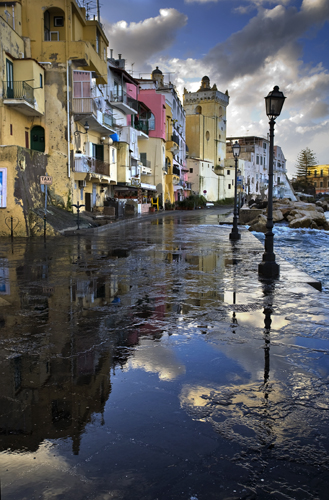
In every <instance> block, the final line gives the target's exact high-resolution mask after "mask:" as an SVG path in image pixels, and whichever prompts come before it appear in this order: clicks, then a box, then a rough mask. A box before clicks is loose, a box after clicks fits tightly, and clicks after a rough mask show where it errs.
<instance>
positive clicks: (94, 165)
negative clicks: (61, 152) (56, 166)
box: [74, 155, 110, 177]
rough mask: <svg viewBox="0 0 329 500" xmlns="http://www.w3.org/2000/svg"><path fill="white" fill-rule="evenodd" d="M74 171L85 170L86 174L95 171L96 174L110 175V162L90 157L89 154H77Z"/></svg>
mask: <svg viewBox="0 0 329 500" xmlns="http://www.w3.org/2000/svg"><path fill="white" fill-rule="evenodd" d="M74 171H75V172H85V173H86V174H87V173H90V172H95V173H96V174H100V175H107V176H108V177H109V176H110V164H109V163H107V162H105V161H101V160H96V159H95V158H89V157H88V156H84V155H81V156H76V157H75V159H74Z"/></svg>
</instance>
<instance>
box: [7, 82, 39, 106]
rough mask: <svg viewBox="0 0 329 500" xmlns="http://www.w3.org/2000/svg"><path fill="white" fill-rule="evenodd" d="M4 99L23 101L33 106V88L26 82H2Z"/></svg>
mask: <svg viewBox="0 0 329 500" xmlns="http://www.w3.org/2000/svg"><path fill="white" fill-rule="evenodd" d="M2 90H3V93H2V95H3V98H4V99H23V100H24V101H27V102H28V103H29V104H31V105H32V106H34V91H33V87H31V85H29V84H28V83H26V82H8V81H5V82H3V86H2Z"/></svg>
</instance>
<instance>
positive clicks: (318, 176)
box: [307, 164, 329, 194]
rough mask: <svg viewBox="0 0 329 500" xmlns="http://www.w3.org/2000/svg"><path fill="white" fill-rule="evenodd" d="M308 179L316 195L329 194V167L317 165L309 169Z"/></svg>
mask: <svg viewBox="0 0 329 500" xmlns="http://www.w3.org/2000/svg"><path fill="white" fill-rule="evenodd" d="M307 179H308V180H309V181H311V182H312V183H313V185H314V188H315V193H316V194H327V193H329V165H328V164H326V165H316V166H314V167H309V168H308V172H307Z"/></svg>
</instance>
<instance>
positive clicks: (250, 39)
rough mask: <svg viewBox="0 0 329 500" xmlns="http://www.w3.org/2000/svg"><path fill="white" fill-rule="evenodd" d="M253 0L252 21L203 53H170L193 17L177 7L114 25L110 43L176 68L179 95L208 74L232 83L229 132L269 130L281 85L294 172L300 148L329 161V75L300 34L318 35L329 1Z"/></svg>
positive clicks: (142, 62)
mask: <svg viewBox="0 0 329 500" xmlns="http://www.w3.org/2000/svg"><path fill="white" fill-rule="evenodd" d="M204 3H205V2H204ZM249 3H250V2H249ZM252 3H253V5H257V6H259V10H258V12H257V14H256V15H255V16H254V17H253V18H252V19H251V20H250V21H249V23H248V24H247V25H246V26H245V27H244V28H243V29H242V30H241V31H239V32H236V33H234V34H232V35H231V36H230V37H229V38H228V39H227V40H226V41H224V42H223V43H220V44H218V45H216V46H215V47H213V48H212V49H211V50H210V51H209V53H208V54H207V55H206V56H205V57H203V58H200V59H195V58H194V59H192V58H189V59H178V58H170V57H168V55H166V54H165V50H166V49H168V48H169V47H170V46H171V44H172V42H173V39H174V38H175V36H176V35H177V33H178V32H179V30H181V29H182V28H183V27H184V26H185V25H186V23H187V17H186V16H185V15H184V14H181V13H179V12H178V11H177V10H176V9H165V10H162V11H160V15H159V16H157V17H154V18H149V19H146V20H145V21H143V22H140V23H131V24H130V25H128V24H127V23H124V22H123V23H117V24H115V25H110V27H109V32H108V34H109V39H110V46H111V45H112V46H113V47H114V48H115V49H117V50H118V52H120V53H123V54H124V57H125V54H126V57H128V58H129V60H130V61H131V62H135V63H136V64H135V69H139V68H146V67H147V68H148V69H149V71H151V69H153V68H154V67H155V66H159V68H160V69H161V71H162V72H163V73H164V74H170V79H171V81H172V82H173V83H174V84H175V85H176V86H177V87H178V91H179V93H180V94H181V95H182V94H183V89H184V87H186V88H187V90H189V91H195V90H197V89H198V88H199V86H200V81H201V78H202V77H203V76H204V75H207V76H209V77H210V80H211V84H214V83H216V84H217V87H218V89H219V90H221V91H222V92H225V91H226V90H227V89H228V90H229V94H230V105H229V107H228V122H227V125H228V135H239V134H250V135H251V134H254V135H263V136H266V135H267V132H268V119H267V117H266V114H265V104H264V97H265V96H266V95H267V94H268V92H269V91H270V90H272V88H273V86H274V85H279V87H280V89H281V90H282V91H283V92H284V93H285V95H286V96H287V99H286V102H285V105H284V108H283V112H282V116H281V117H280V118H279V119H278V120H277V124H276V130H275V141H276V143H277V144H279V145H280V146H281V147H282V149H283V151H284V153H285V155H286V157H287V159H288V170H290V173H294V169H295V160H296V157H297V154H298V152H299V151H300V150H301V149H303V148H305V147H306V146H309V147H310V148H311V149H313V150H314V151H315V152H316V154H317V157H318V160H319V162H321V163H328V162H329V160H328V148H327V139H328V119H329V115H328V110H329V100H328V96H329V73H328V71H327V70H326V68H325V67H323V65H322V64H317V65H313V66H312V65H306V64H304V63H303V60H302V56H303V52H302V46H301V44H300V42H299V40H300V39H301V38H303V37H306V36H310V31H311V30H312V34H313V35H314V34H315V33H316V30H317V29H319V28H320V27H321V26H322V25H323V23H324V22H325V21H328V20H329V2H328V0H303V3H302V6H301V8H300V9H299V10H298V9H297V8H295V7H289V6H288V7H285V6H284V4H286V3H288V2H286V1H281V2H280V1H275V0H274V1H273V3H272V4H271V5H272V6H273V5H274V7H273V8H271V9H270V8H268V9H265V8H263V7H262V6H261V4H265V2H263V1H262V0H253V2H252ZM267 5H269V2H267ZM164 12H165V15H164ZM112 41H113V43H112ZM128 67H129V65H128Z"/></svg>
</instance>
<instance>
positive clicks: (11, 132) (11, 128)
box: [10, 124, 13, 135]
mask: <svg viewBox="0 0 329 500" xmlns="http://www.w3.org/2000/svg"><path fill="white" fill-rule="evenodd" d="M10 135H13V126H12V124H10Z"/></svg>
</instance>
